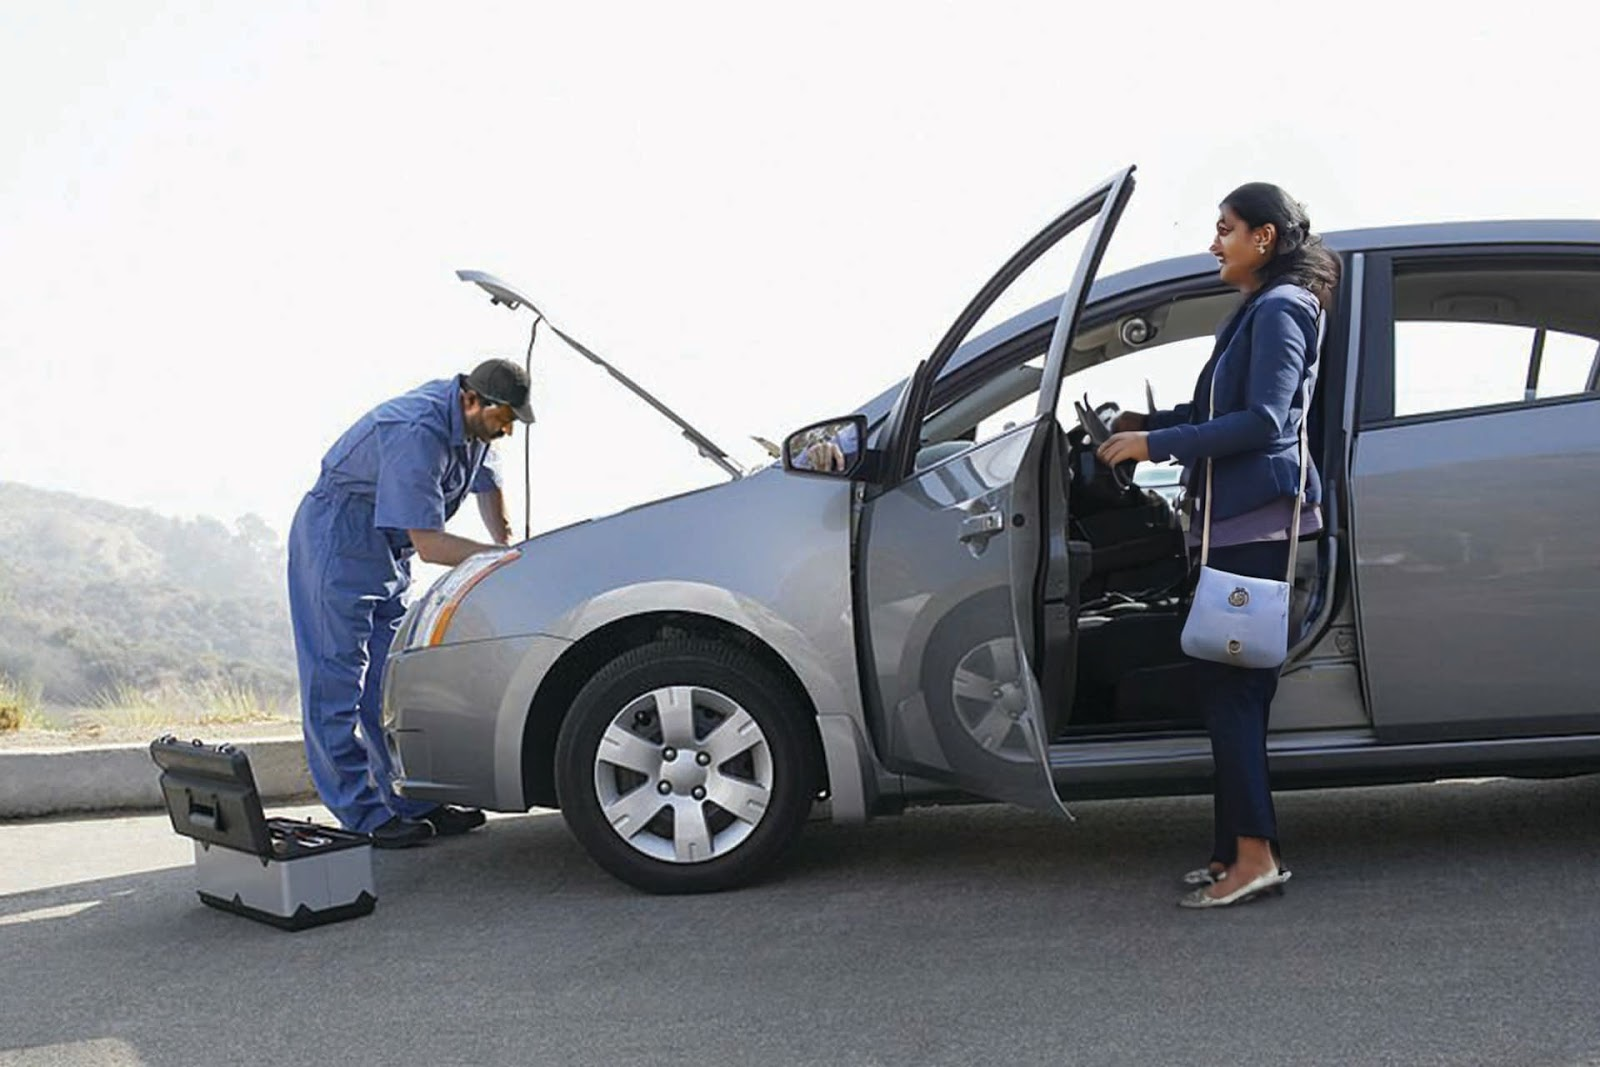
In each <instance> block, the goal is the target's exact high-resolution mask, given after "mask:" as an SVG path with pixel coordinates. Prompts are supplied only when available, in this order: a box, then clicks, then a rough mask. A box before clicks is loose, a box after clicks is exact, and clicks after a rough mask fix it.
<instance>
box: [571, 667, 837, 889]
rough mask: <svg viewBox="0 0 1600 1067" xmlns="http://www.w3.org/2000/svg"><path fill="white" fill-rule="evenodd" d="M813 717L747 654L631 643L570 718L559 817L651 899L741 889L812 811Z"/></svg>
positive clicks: (582, 694) (599, 859) (583, 694)
mask: <svg viewBox="0 0 1600 1067" xmlns="http://www.w3.org/2000/svg"><path fill="white" fill-rule="evenodd" d="M808 718H809V712H808V710H807V708H806V705H805V703H804V702H803V701H802V700H801V699H800V696H799V695H798V694H796V693H795V692H794V691H793V689H792V688H791V687H790V686H789V685H788V684H786V683H785V682H784V681H783V680H782V679H780V678H778V677H776V676H775V675H774V673H773V672H772V671H771V670H770V669H768V668H767V667H765V666H763V665H762V663H761V662H760V661H759V660H757V659H756V658H755V657H754V656H752V655H751V654H750V653H748V652H746V651H744V650H743V649H741V648H738V647H736V646H733V645H728V644H724V643H722V642H719V641H715V640H710V639H706V638H693V637H681V638H669V639H665V640H661V641H656V642H653V643H651V644H649V645H644V646H642V647H640V648H636V649H633V650H631V651H629V652H626V653H624V654H623V655H621V656H619V657H617V658H616V659H614V660H612V661H611V662H610V663H609V664H607V665H606V666H605V667H604V668H602V669H601V670H600V671H599V672H598V673H597V674H596V675H595V676H594V677H593V678H592V679H590V680H589V682H588V684H587V685H585V686H584V687H583V689H582V690H580V691H579V693H578V695H577V697H576V698H575V699H574V700H573V702H572V706H571V708H570V709H569V710H568V712H567V716H566V718H565V720H564V721H563V722H562V724H561V732H560V735H559V737H558V738H557V741H556V753H555V759H556V766H555V779H556V795H557V797H558V799H559V801H560V804H561V814H562V816H563V817H564V818H565V819H566V822H567V826H568V827H569V828H571V830H572V833H573V835H574V836H575V837H577V839H578V841H579V842H580V843H582V845H583V847H584V848H585V849H587V850H588V852H589V855H591V856H592V857H594V860H595V862H596V863H598V864H599V865H600V866H601V867H603V868H605V869H606V870H607V871H609V872H610V873H611V874H613V875H615V876H616V877H617V878H620V879H621V880H622V881H624V882H627V883H628V884H629V885H631V886H635V887H637V888H639V889H643V890H645V891H646V892H650V893H709V892H715V891H717V890H722V889H731V888H734V887H735V886H740V885H744V884H746V883H748V882H750V881H751V880H753V879H755V878H758V877H760V876H761V875H762V874H764V873H766V872H767V871H768V870H769V869H770V868H772V867H773V866H774V865H775V864H776V863H777V861H778V860H779V859H781V858H782V856H783V855H784V853H786V852H787V851H788V850H789V848H790V846H791V845H793V844H794V842H795V840H796V839H797V838H798V836H799V834H800V830H801V828H802V827H803V826H804V825H805V821H806V818H807V816H808V815H809V814H810V811H811V803H812V800H813V798H814V797H815V796H816V792H817V785H818V774H817V765H816V764H817V761H816V758H815V745H814V742H813V739H812V738H811V736H810V734H809V732H808V730H807V726H806V724H807V720H808ZM726 731H732V732H726ZM697 813H698V814H697Z"/></svg>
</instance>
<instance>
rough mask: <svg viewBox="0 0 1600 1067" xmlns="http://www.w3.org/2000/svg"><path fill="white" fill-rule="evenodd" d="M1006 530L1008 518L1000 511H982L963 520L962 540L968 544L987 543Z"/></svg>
mask: <svg viewBox="0 0 1600 1067" xmlns="http://www.w3.org/2000/svg"><path fill="white" fill-rule="evenodd" d="M1005 528H1006V517H1005V516H1004V515H1002V514H1000V513H999V512H998V511H980V512H978V513H977V514H976V515H968V516H967V517H966V518H964V519H962V520H961V540H962V541H964V542H967V543H972V542H974V541H975V542H977V543H978V544H984V543H986V542H987V541H988V540H989V538H991V537H993V536H994V535H995V534H997V533H999V532H1000V531H1001V530H1004V529H1005Z"/></svg>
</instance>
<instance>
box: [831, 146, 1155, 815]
mask: <svg viewBox="0 0 1600 1067" xmlns="http://www.w3.org/2000/svg"><path fill="white" fill-rule="evenodd" d="M1133 169H1134V168H1133V167H1131V166H1130V167H1128V168H1126V169H1125V170H1122V171H1119V172H1118V173H1117V174H1115V175H1113V176H1112V177H1110V178H1108V179H1106V180H1105V181H1104V182H1101V183H1100V184H1099V185H1097V186H1095V188H1094V189H1093V190H1091V191H1090V192H1089V194H1088V195H1087V196H1085V197H1084V198H1083V199H1081V200H1079V201H1078V202H1077V203H1075V204H1074V205H1073V206H1072V207H1070V208H1069V209H1068V210H1067V211H1066V212H1065V213H1063V214H1062V215H1061V216H1060V217H1058V218H1057V219H1056V220H1055V221H1053V222H1052V223H1051V224H1050V225H1049V226H1046V227H1045V228H1044V230H1042V231H1041V232H1040V233H1039V234H1038V235H1037V236H1036V237H1034V238H1033V240H1031V241H1029V242H1028V243H1027V244H1026V245H1024V246H1023V248H1022V249H1021V250H1020V251H1018V252H1017V253H1016V254H1015V255H1014V256H1012V257H1011V259H1010V260H1009V261H1007V263H1006V264H1005V266H1003V267H1002V268H1001V269H1000V271H999V273H997V274H996V275H995V276H994V277H993V278H991V279H990V280H989V282H988V284H987V285H985V286H984V287H983V289H982V290H981V291H980V292H979V293H978V295H977V296H976V297H974V298H973V300H972V302H971V303H970V304H969V305H967V308H966V310H965V311H964V312H962V314H961V316H960V318H958V319H957V320H956V322H955V324H954V325H952V326H951V327H950V329H949V331H948V332H947V333H946V334H945V336H944V338H943V340H941V341H940V343H939V346H938V347H937V348H936V349H935V350H934V352H933V354H932V355H931V356H930V357H929V358H928V360H927V361H926V362H925V363H924V364H923V365H922V366H921V367H919V368H918V370H917V372H916V374H914V375H913V376H912V378H911V381H910V382H909V383H908V384H907V386H906V389H905V391H904V392H903V393H902V394H901V396H900V399H899V401H898V402H897V404H896V406H895V409H894V411H893V412H892V413H891V414H890V416H889V421H888V423H887V424H886V426H885V427H884V429H883V431H882V435H881V436H880V438H879V440H880V441H881V442H882V448H883V462H882V467H881V468H880V475H881V476H880V477H879V478H877V479H876V481H877V483H878V486H877V487H876V491H874V489H873V488H869V490H868V494H867V496H868V499H866V500H865V502H864V504H863V506H862V515H861V525H860V536H859V538H858V541H857V573H856V609H857V619H858V623H857V625H858V627H860V628H861V630H862V644H863V651H864V662H865V665H866V667H867V669H868V672H869V682H868V685H869V687H871V686H875V688H876V697H877V699H876V701H874V702H873V704H874V708H873V713H872V714H871V716H870V717H871V720H872V728H873V731H874V735H875V737H874V740H875V741H876V743H877V749H878V752H879V754H880V756H881V757H882V759H883V760H884V762H885V763H886V764H887V766H888V767H889V768H890V769H892V770H896V771H900V772H903V773H906V774H911V775H915V776H917V777H919V778H924V779H928V780H931V781H935V782H940V783H944V784H947V785H949V786H951V787H953V788H956V789H960V790H962V791H965V792H970V793H975V794H977V795H980V796H985V797H990V798H993V799H995V800H1006V801H1011V802H1013V803H1016V804H1021V805H1023V806H1025V807H1029V808H1034V809H1038V810H1043V811H1052V812H1059V811H1063V810H1064V809H1063V808H1062V806H1061V803H1060V801H1059V799H1058V798H1057V796H1056V791H1055V785H1054V783H1053V781H1052V779H1051V774H1050V766H1049V745H1050V737H1051V734H1052V732H1053V724H1054V721H1055V720H1056V719H1057V718H1058V717H1059V716H1060V715H1061V714H1063V713H1064V711H1065V708H1064V707H1062V706H1060V705H1061V704H1062V703H1064V702H1065V701H1066V700H1068V699H1069V698H1070V692H1071V687H1070V685H1068V686H1065V687H1057V686H1049V685H1044V684H1042V682H1041V674H1040V669H1041V666H1042V665H1043V663H1042V661H1043V659H1044V657H1043V655H1042V650H1043V648H1044V646H1045V644H1046V642H1047V639H1049V640H1054V641H1055V642H1056V643H1057V644H1058V645H1059V644H1060V639H1061V637H1062V636H1063V635H1064V634H1070V630H1071V627H1072V625H1073V624H1074V622H1075V620H1073V619H1071V618H1070V617H1069V615H1070V613H1069V610H1068V606H1067V603H1068V598H1067V597H1066V595H1065V592H1064V590H1063V586H1064V584H1065V582H1064V580H1063V579H1064V577H1065V576H1064V575H1063V574H1061V573H1060V571H1061V568H1060V567H1059V565H1058V566H1056V567H1050V568H1048V571H1049V578H1050V583H1049V584H1050V586H1051V587H1052V588H1050V589H1047V588H1046V587H1045V585H1046V581H1045V579H1046V573H1047V563H1048V561H1049V558H1050V556H1051V554H1052V548H1054V549H1055V550H1056V553H1055V554H1056V555H1057V556H1058V558H1062V557H1064V542H1065V536H1066V533H1065V527H1066V513H1065V479H1064V477H1063V475H1062V471H1061V470H1060V459H1061V457H1060V452H1059V449H1060V448H1061V440H1062V431H1061V429H1060V427H1059V426H1058V425H1057V423H1056V417H1055V409H1056V401H1057V399H1058V397H1059V394H1060V390H1061V378H1062V375H1063V372H1064V368H1065V365H1066V359H1067V350H1068V342H1069V341H1070V340H1071V338H1072V335H1073V332H1074V331H1075V329H1076V328H1077V322H1078V317H1079V315H1080V314H1081V312H1082V309H1083V304H1084V300H1085V297H1086V296H1087V295H1088V292H1089V286H1090V283H1091V282H1092V281H1093V278H1094V275H1095V272H1096V271H1097V270H1098V268H1099V265H1100V260H1101V257H1102V256H1103V255H1104V252H1105V248H1106V245H1107V243H1108V242H1109V241H1110V239H1111V234H1112V231H1113V230H1114V229H1115V227H1116V223H1117V220H1118V219H1119V218H1120V217H1121V215H1122V210H1123V208H1124V206H1125V205H1126V204H1127V201H1128V197H1129V196H1130V195H1131V194H1132V192H1133ZM1084 227H1092V229H1090V230H1089V231H1087V232H1088V234H1089V236H1088V239H1087V242H1086V244H1085V247H1084V251H1083V253H1082V256H1081V257H1080V259H1079V261H1078V263H1077V267H1076V270H1075V272H1074V274H1073V277H1072V279H1071V283H1070V284H1069V285H1068V287H1067V290H1066V294H1065V296H1064V297H1063V299H1062V302H1061V310H1060V313H1059V314H1058V315H1057V317H1056V322H1055V330H1054V333H1053V334H1052V336H1051V340H1050V348H1049V354H1048V356H1047V357H1046V359H1045V366H1044V377H1043V380H1042V382H1041V386H1040V390H1039V399H1038V405H1037V408H1036V411H1035V413H1034V416H1033V417H1032V419H1030V420H1029V421H1027V422H1024V423H1021V424H1020V425H1017V426H1014V427H1012V428H1011V429H1008V430H1006V431H1004V432H1003V433H1001V434H999V435H998V436H996V437H993V438H991V439H989V440H986V441H979V442H977V443H975V444H974V445H973V446H972V447H971V448H968V449H967V450H966V451H964V452H962V453H960V454H958V455H956V456H954V457H952V458H949V459H946V460H944V461H942V462H938V463H936V464H934V465H933V466H931V467H929V468H928V469H926V470H922V471H917V470H915V469H914V465H915V456H916V451H917V447H918V445H919V444H920V442H921V428H922V425H923V420H924V419H925V418H926V417H927V415H928V414H929V412H930V410H931V409H932V408H933V406H934V405H935V404H936V403H937V402H939V401H940V393H939V390H938V388H937V384H938V379H939V373H940V371H941V370H942V369H943V367H944V366H945V364H946V363H947V362H948V361H949V359H950V357H951V356H952V355H953V354H954V353H955V351H956V349H957V347H958V346H959V345H960V343H961V342H962V341H963V340H964V339H965V338H966V336H967V334H968V333H969V332H970V331H971V329H972V327H973V326H974V325H975V324H976V323H977V322H978V321H979V319H980V318H981V316H982V315H983V313H984V312H985V311H987V310H988V308H989V307H990V306H991V305H993V304H994V302H995V300H996V299H998V298H999V296H1000V295H1001V294H1002V293H1003V292H1004V291H1005V290H1006V289H1007V288H1008V287H1010V285H1011V284H1012V283H1013V282H1014V281H1015V280H1016V279H1017V278H1018V277H1020V276H1021V275H1022V273H1023V272H1024V271H1025V270H1026V269H1027V268H1028V266H1029V265H1030V264H1032V263H1033V262H1034V261H1035V260H1037V259H1038V258H1039V257H1040V256H1042V255H1043V254H1044V253H1045V252H1047V251H1048V250H1049V249H1050V248H1051V247H1053V246H1054V245H1055V244H1057V243H1058V242H1059V241H1061V240H1062V239H1063V238H1065V237H1067V236H1068V235H1069V234H1071V233H1073V232H1075V231H1079V230H1080V229H1082V228H1084ZM1047 522H1048V523H1049V524H1054V526H1056V527H1059V529H1057V530H1055V531H1054V532H1052V529H1051V527H1050V525H1048V524H1047ZM1053 658H1054V659H1057V660H1060V659H1066V660H1068V661H1070V658H1071V654H1070V652H1061V653H1059V654H1058V655H1057V656H1055V657H1053ZM1070 666H1071V664H1070V662H1067V663H1065V664H1062V663H1059V662H1055V663H1052V668H1053V669H1057V668H1061V667H1067V668H1070ZM1046 681H1048V679H1046ZM1058 688H1059V689H1061V691H1060V692H1057V691H1056V689H1058ZM1044 689H1049V690H1051V697H1050V701H1049V703H1048V704H1047V701H1046V698H1045V697H1044V696H1043V695H1042V690H1044Z"/></svg>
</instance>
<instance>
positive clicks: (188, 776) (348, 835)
mask: <svg viewBox="0 0 1600 1067" xmlns="http://www.w3.org/2000/svg"><path fill="white" fill-rule="evenodd" d="M150 757H151V759H153V760H155V762H156V766H158V767H160V768H161V792H162V795H163V796H164V797H165V798H166V802H167V814H168V816H170V817H171V819H172V828H173V829H174V830H176V831H177V832H178V833H179V834H181V835H182V836H184V837H188V838H193V839H194V867H195V876H196V880H197V882H198V889H199V893H200V899H201V900H202V901H204V902H205V903H207V904H209V905H211V906H212V907H214V908H221V909H222V910H224V911H231V912H234V913H236V914H239V915H244V916H247V917H249V918H251V919H256V920H259V921H260V922H264V923H270V924H272V925H273V926H276V927H279V928H281V929H285V930H303V929H305V928H307V927H310V926H320V925H322V924H323V923H330V922H338V921H340V920H341V919H354V918H357V917H358V916H362V915H368V914H371V912H372V909H373V907H374V906H376V904H377V902H378V896H377V892H376V890H375V889H374V888H373V883H372V840H371V838H369V837H368V836H367V835H366V834H358V833H352V832H350V831H348V830H342V829H338V828H336V827H331V826H321V825H318V824H317V823H313V822H302V821H298V820H295V819H269V818H267V817H266V814H265V813H264V812H263V811H262V810H261V794H260V793H259V792H258V791H257V789H256V780H255V775H254V774H253V773H251V770H250V759H249V757H248V756H246V755H245V754H244V753H243V752H241V751H239V750H238V749H236V748H234V747H233V746H232V745H226V744H224V745H207V744H205V743H204V742H202V741H180V740H178V739H177V738H176V737H175V736H173V735H172V734H167V735H166V736H165V737H161V738H157V739H156V740H155V741H152V742H151V743H150Z"/></svg>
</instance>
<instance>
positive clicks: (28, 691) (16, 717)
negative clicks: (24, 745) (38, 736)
mask: <svg viewBox="0 0 1600 1067" xmlns="http://www.w3.org/2000/svg"><path fill="white" fill-rule="evenodd" d="M53 725H54V724H52V723H51V722H50V720H48V719H47V718H45V717H44V715H43V714H42V713H41V712H40V710H39V687H38V686H36V685H27V684H25V683H22V682H18V681H17V680H16V679H14V678H12V677H11V676H10V675H6V674H0V733H9V732H11V731H13V730H48V729H50V728H51V727H52V726H53Z"/></svg>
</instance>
